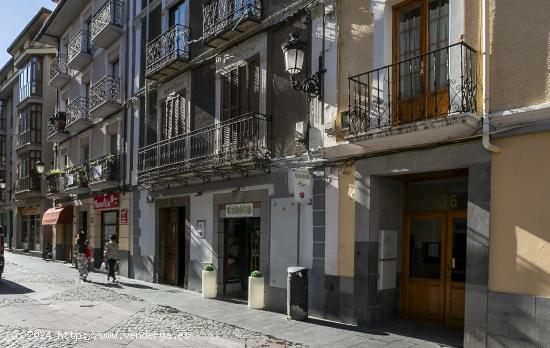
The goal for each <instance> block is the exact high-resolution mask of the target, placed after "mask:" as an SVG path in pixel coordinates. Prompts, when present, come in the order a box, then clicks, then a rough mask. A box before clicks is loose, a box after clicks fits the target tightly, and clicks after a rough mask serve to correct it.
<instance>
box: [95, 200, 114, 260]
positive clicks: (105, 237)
mask: <svg viewBox="0 0 550 348" xmlns="http://www.w3.org/2000/svg"><path fill="white" fill-rule="evenodd" d="M113 234H116V235H117V237H118V210H112V211H104V212H101V254H99V259H100V260H96V266H97V267H99V266H100V265H101V259H102V258H103V253H104V251H105V244H107V243H108V242H109V240H110V238H111V235H113Z"/></svg>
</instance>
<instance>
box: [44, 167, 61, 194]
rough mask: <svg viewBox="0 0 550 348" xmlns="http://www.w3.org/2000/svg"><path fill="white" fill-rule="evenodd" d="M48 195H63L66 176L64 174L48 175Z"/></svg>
mask: <svg viewBox="0 0 550 348" xmlns="http://www.w3.org/2000/svg"><path fill="white" fill-rule="evenodd" d="M46 185H47V186H48V192H47V193H48V194H55V193H62V192H64V191H65V175H64V174H63V173H62V172H57V173H48V174H46Z"/></svg>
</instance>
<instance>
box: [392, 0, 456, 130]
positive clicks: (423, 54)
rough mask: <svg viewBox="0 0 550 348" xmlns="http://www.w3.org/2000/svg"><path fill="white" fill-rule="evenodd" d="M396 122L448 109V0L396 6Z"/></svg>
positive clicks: (394, 55) (445, 112)
mask: <svg viewBox="0 0 550 348" xmlns="http://www.w3.org/2000/svg"><path fill="white" fill-rule="evenodd" d="M393 33H394V36H393V63H394V68H393V69H392V74H393V78H392V79H393V80H394V84H393V88H392V93H393V96H394V100H393V101H392V102H393V104H394V105H395V107H394V113H393V122H394V123H407V122H413V121H416V120H420V119H425V118H430V117H434V116H440V115H445V114H447V113H448V110H449V72H448V62H449V51H448V48H447V47H448V46H449V0H413V1H405V2H404V3H402V4H400V5H398V6H396V7H395V8H394V16H393Z"/></svg>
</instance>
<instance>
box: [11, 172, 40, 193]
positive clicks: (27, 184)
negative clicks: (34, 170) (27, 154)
mask: <svg viewBox="0 0 550 348" xmlns="http://www.w3.org/2000/svg"><path fill="white" fill-rule="evenodd" d="M26 191H40V176H38V175H29V176H25V177H22V178H20V179H18V180H17V181H16V182H15V193H20V192H26Z"/></svg>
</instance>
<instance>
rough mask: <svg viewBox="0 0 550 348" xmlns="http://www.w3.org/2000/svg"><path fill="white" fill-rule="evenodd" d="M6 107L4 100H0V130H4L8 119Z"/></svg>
mask: <svg viewBox="0 0 550 348" xmlns="http://www.w3.org/2000/svg"><path fill="white" fill-rule="evenodd" d="M7 114H8V105H7V103H6V101H5V100H0V130H3V131H5V130H6V125H7V124H6V123H7V122H6V121H7V117H8V115H7Z"/></svg>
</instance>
